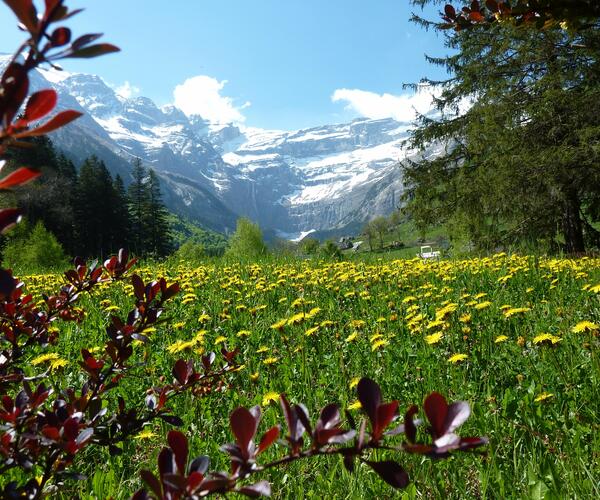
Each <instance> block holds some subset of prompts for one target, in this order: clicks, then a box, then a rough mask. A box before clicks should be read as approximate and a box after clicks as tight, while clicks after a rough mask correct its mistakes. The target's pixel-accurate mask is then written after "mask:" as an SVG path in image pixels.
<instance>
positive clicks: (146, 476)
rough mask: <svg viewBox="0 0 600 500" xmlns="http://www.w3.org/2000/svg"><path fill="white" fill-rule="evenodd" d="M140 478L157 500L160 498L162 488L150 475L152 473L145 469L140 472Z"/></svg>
mask: <svg viewBox="0 0 600 500" xmlns="http://www.w3.org/2000/svg"><path fill="white" fill-rule="evenodd" d="M140 476H142V481H144V482H145V483H146V484H147V485H148V487H149V488H150V489H151V490H152V492H153V493H154V494H155V495H156V496H157V497H158V498H162V486H161V484H160V481H159V480H158V479H157V477H156V476H155V475H154V474H152V472H150V471H149V470H145V469H144V470H142V471H141V472H140Z"/></svg>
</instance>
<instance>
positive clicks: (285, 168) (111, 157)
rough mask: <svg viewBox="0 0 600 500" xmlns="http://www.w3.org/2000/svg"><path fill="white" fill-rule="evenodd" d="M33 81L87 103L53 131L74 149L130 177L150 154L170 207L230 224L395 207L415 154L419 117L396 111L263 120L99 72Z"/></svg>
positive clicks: (363, 217) (224, 226)
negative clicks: (135, 91)
mask: <svg viewBox="0 0 600 500" xmlns="http://www.w3.org/2000/svg"><path fill="white" fill-rule="evenodd" d="M2 63H3V61H2V59H0V66H2ZM31 84H32V88H33V89H34V90H35V89H39V88H46V87H49V86H51V87H53V88H54V89H55V90H56V91H57V92H58V94H59V106H60V108H59V109H64V108H72V109H78V110H82V111H84V112H85V116H84V117H82V118H81V119H79V120H77V121H76V122H74V123H73V124H71V125H70V126H69V127H67V128H66V129H63V130H60V131H58V132H57V133H55V134H53V136H52V139H53V140H54V142H55V143H56V145H57V147H58V148H60V149H62V150H63V151H64V152H65V153H66V154H67V155H68V156H70V157H71V158H73V159H74V160H75V161H77V162H81V161H82V159H83V158H85V157H87V156H89V155H90V154H96V155H97V156H98V157H100V158H101V159H103V160H104V161H105V162H106V163H107V166H108V167H109V169H110V170H111V171H113V172H114V173H119V174H120V175H121V176H122V177H123V178H124V179H125V181H126V182H127V181H128V177H129V170H130V166H129V164H130V161H131V160H132V159H133V158H135V157H138V158H141V159H142V161H143V162H144V163H145V164H147V165H149V166H151V167H152V168H154V169H155V170H156V171H157V173H158V174H159V176H160V178H161V180H162V181H163V191H164V195H165V202H166V204H167V206H168V207H169V208H170V209H171V210H173V211H174V212H175V213H178V214H181V215H183V216H185V217H187V218H189V219H192V220H196V221H198V222H200V223H201V224H203V225H205V226H206V227H208V228H210V229H213V230H217V231H220V232H225V233H227V232H230V231H231V230H233V228H234V226H235V221H236V219H237V218H238V217H240V216H247V217H249V218H251V219H253V220H255V221H256V222H258V223H259V224H260V225H261V227H263V228H264V229H266V230H273V231H275V232H276V233H278V234H281V235H286V236H294V235H298V234H302V233H307V232H310V231H335V230H343V228H344V227H351V226H356V227H357V226H359V225H361V224H362V223H364V222H365V221H367V220H369V219H370V218H372V217H374V216H376V215H387V214H389V213H390V212H391V211H392V210H394V209H395V208H396V207H397V206H398V205H399V202H400V201H399V200H400V198H401V195H402V192H403V186H402V179H401V172H400V170H399V169H398V164H399V163H400V161H402V160H403V159H405V158H407V157H411V156H414V155H415V154H416V152H414V151H411V150H410V149H408V148H407V147H406V145H405V140H406V139H407V137H408V136H409V133H410V124H408V123H400V122H397V121H395V120H393V119H391V118H385V119H378V120H373V119H366V118H358V119H356V120H353V121H352V122H350V123H342V124H335V125H323V126H318V127H311V128H308V129H302V130H296V131H276V130H264V129H258V128H252V127H241V126H237V125H235V124H214V123H210V122H208V121H206V120H204V119H203V118H202V117H199V116H197V115H196V116H186V115H185V114H184V113H183V112H182V111H181V110H179V109H178V108H176V107H174V106H172V105H167V106H162V107H159V106H157V105H156V104H155V103H154V102H153V101H152V100H151V99H149V98H147V97H132V98H124V97H122V96H119V95H118V94H117V93H116V91H115V90H114V89H112V88H111V87H110V86H109V85H107V84H106V82H104V80H103V79H102V78H101V77H99V76H96V75H88V74H82V73H78V74H70V73H66V72H58V71H57V70H54V69H42V70H39V71H38V70H36V71H34V72H33V75H32V78H31Z"/></svg>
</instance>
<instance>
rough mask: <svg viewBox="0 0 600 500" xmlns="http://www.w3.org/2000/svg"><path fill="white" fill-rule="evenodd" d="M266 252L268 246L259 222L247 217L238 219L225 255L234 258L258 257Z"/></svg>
mask: <svg viewBox="0 0 600 500" xmlns="http://www.w3.org/2000/svg"><path fill="white" fill-rule="evenodd" d="M266 254H267V246H266V245H265V242H264V240H263V235H262V231H261V230H260V227H259V226H258V224H255V223H254V222H252V221H251V220H250V219H248V218H246V217H242V218H241V219H238V221H237V226H236V228H235V233H233V235H232V236H231V238H230V239H229V247H228V248H227V251H226V252H225V256H226V257H229V258H234V259H256V258H258V257H262V256H264V255H266Z"/></svg>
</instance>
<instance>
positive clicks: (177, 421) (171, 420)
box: [159, 414, 183, 427]
mask: <svg viewBox="0 0 600 500" xmlns="http://www.w3.org/2000/svg"><path fill="white" fill-rule="evenodd" d="M159 418H160V419H161V420H164V421H165V422H167V424H171V425H174V426H175V427H181V426H182V425H183V420H181V417H178V416H177V415H164V414H161V415H159Z"/></svg>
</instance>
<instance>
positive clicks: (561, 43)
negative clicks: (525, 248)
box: [404, 0, 600, 252]
mask: <svg viewBox="0 0 600 500" xmlns="http://www.w3.org/2000/svg"><path fill="white" fill-rule="evenodd" d="M413 3H415V4H426V3H435V2H433V1H429V0H414V2H413ZM417 21H418V22H420V23H421V24H424V25H425V26H427V27H432V26H433V27H435V23H430V22H428V21H426V20H423V19H417ZM446 44H447V46H448V47H449V48H451V49H453V51H456V52H455V53H454V54H453V55H451V56H449V57H446V58H439V59H436V58H429V60H430V61H431V62H433V63H435V64H439V65H442V66H444V67H445V68H446V69H447V70H448V72H449V73H450V78H449V79H448V80H447V81H445V82H429V83H430V84H431V85H432V86H433V87H437V88H438V92H439V93H438V97H437V99H436V107H437V111H438V112H439V115H438V118H431V117H425V116H423V117H421V118H420V120H419V128H418V129H417V130H416V132H415V133H414V135H413V141H412V142H413V145H414V146H418V147H420V148H422V150H423V151H424V152H425V155H424V159H422V160H420V161H416V162H406V163H405V165H404V176H405V182H406V184H407V188H408V189H407V196H406V199H407V200H408V203H409V205H408V207H409V211H410V213H411V214H412V216H413V217H414V218H415V221H416V223H417V225H418V226H419V227H420V228H421V229H423V228H424V227H426V226H430V225H435V224H440V223H443V224H447V225H448V226H449V227H450V230H451V232H452V233H454V234H460V233H462V234H464V235H465V236H467V237H468V239H470V240H471V241H472V242H473V243H474V244H475V245H476V246H477V247H480V248H488V249H491V248H494V247H496V246H506V245H508V244H510V243H512V242H514V241H520V242H534V244H536V245H539V243H540V242H546V243H547V244H548V246H549V247H554V248H558V247H559V246H560V247H562V248H564V249H565V250H566V251H569V252H581V251H583V250H584V249H585V248H586V245H590V244H592V245H597V244H598V233H597V232H596V231H595V230H594V229H593V227H592V222H594V221H596V220H599V218H600V210H599V208H598V207H599V206H600V182H599V181H600V169H598V167H597V165H598V160H599V159H600V148H599V147H598V145H599V144H600V104H599V103H600V86H599V83H600V67H599V64H600V35H599V31H598V28H597V27H595V26H591V27H589V28H588V29H583V30H581V31H580V32H578V33H575V34H573V33H569V32H568V31H565V30H562V29H560V28H559V27H549V28H548V29H545V30H535V29H519V28H515V27H513V26H510V25H507V24H501V25H494V26H492V27H488V28H486V29H483V30H482V29H478V28H477V27H474V28H472V29H470V30H464V31H459V32H455V31H448V32H446ZM432 145H437V148H438V149H442V153H441V154H438V155H431V154H429V153H430V152H431V150H430V149H429V148H430V147H431V146H432ZM440 145H443V146H441V147H440Z"/></svg>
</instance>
